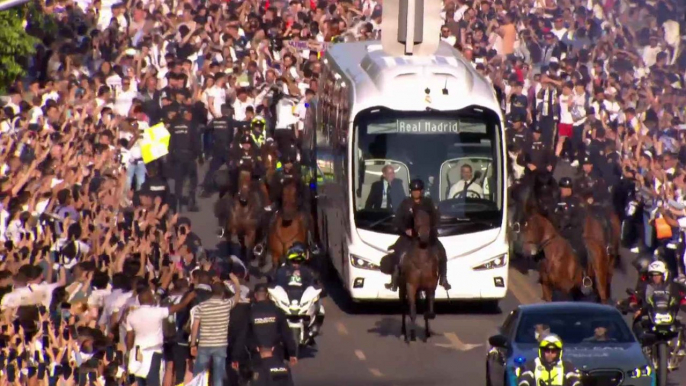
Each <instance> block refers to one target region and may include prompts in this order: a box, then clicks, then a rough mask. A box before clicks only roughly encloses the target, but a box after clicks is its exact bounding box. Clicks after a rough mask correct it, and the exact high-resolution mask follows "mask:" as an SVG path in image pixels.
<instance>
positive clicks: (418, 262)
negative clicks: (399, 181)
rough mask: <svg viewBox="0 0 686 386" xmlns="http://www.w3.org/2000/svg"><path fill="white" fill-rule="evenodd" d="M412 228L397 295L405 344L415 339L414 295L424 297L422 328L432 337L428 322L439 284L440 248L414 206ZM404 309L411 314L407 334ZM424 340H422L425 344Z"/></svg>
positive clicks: (426, 217) (424, 216)
mask: <svg viewBox="0 0 686 386" xmlns="http://www.w3.org/2000/svg"><path fill="white" fill-rule="evenodd" d="M412 212H413V218H414V228H413V232H412V233H413V235H412V244H411V245H410V246H409V248H408V249H407V250H406V251H405V256H404V258H403V261H402V263H401V268H400V274H401V276H400V283H399V284H400V286H399V290H400V291H399V296H400V301H401V302H402V304H403V306H402V307H403V321H402V334H403V335H404V336H405V341H406V342H409V341H410V340H411V341H414V340H416V335H415V327H416V319H417V294H418V293H419V292H420V291H423V292H424V295H425V309H424V329H425V331H426V340H428V339H429V337H430V336H431V331H430V329H429V319H433V318H435V317H436V315H435V313H434V299H435V294H436V286H437V285H438V254H439V253H440V249H439V248H438V245H437V244H436V241H433V240H431V217H430V215H429V213H427V212H426V211H425V210H423V209H422V208H421V207H419V206H417V205H415V206H414V208H413V210H412ZM407 308H409V313H410V334H409V336H408V334H407V326H406V324H405V317H406V315H407V311H408V310H407ZM426 340H425V341H426Z"/></svg>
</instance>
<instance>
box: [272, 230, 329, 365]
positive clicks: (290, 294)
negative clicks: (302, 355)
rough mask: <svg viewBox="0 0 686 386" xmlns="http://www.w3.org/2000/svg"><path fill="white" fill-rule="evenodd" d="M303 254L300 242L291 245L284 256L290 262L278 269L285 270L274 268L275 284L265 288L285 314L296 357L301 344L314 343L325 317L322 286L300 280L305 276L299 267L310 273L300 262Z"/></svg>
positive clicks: (302, 260)
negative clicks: (275, 274)
mask: <svg viewBox="0 0 686 386" xmlns="http://www.w3.org/2000/svg"><path fill="white" fill-rule="evenodd" d="M306 254H307V251H306V249H305V248H304V246H302V245H300V243H297V244H296V245H294V246H293V247H291V249H290V250H289V253H288V256H287V258H288V261H289V263H291V264H293V265H292V266H288V265H286V264H284V265H283V266H281V267H280V268H279V270H284V271H281V272H280V271H277V277H276V280H275V283H273V284H275V286H271V287H270V288H268V292H269V298H270V299H271V300H272V301H273V302H274V304H276V306H277V307H278V308H280V309H281V310H283V312H284V313H285V314H286V319H287V321H288V328H289V329H290V330H291V333H292V334H293V338H294V340H295V342H296V344H297V346H298V347H297V348H296V353H295V355H296V356H297V355H298V353H299V352H300V349H301V348H302V347H305V346H308V345H311V344H314V338H315V337H316V336H317V335H319V331H320V329H321V326H322V323H323V318H324V306H323V305H322V304H321V303H320V299H321V298H322V297H323V296H324V294H323V292H322V291H323V289H322V288H317V287H315V286H314V285H308V283H303V281H304V280H303V279H305V281H307V278H304V277H303V275H302V274H301V270H302V271H307V272H308V273H309V269H308V268H307V267H304V266H303V265H302V264H303V263H305V261H306V260H307V257H306ZM280 273H283V275H279V274H280ZM306 274H307V273H306Z"/></svg>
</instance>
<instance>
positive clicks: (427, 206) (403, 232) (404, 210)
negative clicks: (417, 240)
mask: <svg viewBox="0 0 686 386" xmlns="http://www.w3.org/2000/svg"><path fill="white" fill-rule="evenodd" d="M414 205H420V206H421V207H422V208H423V209H424V210H426V211H427V213H429V215H430V216H431V233H432V234H431V237H432V239H434V241H435V242H436V243H437V245H438V246H439V248H440V253H439V256H438V271H439V272H438V274H439V276H440V278H439V284H440V285H441V286H442V287H443V288H445V289H446V290H450V288H451V286H450V284H449V283H448V279H447V271H448V267H447V265H448V260H447V255H446V252H445V248H444V247H443V244H441V242H440V241H439V240H438V232H437V226H438V220H439V218H440V215H439V213H438V208H436V205H434V202H433V200H431V198H429V197H425V196H424V182H422V180H419V179H415V180H413V181H412V182H410V197H408V198H406V199H404V200H403V202H402V203H400V207H398V211H397V212H396V215H395V225H396V227H397V229H398V231H399V232H400V237H398V240H397V241H396V242H395V244H394V245H392V246H391V247H390V248H389V250H393V256H394V263H395V264H394V270H393V273H392V274H391V283H390V284H386V288H387V289H390V290H391V291H397V290H398V278H399V276H400V265H401V264H402V257H403V255H404V254H405V251H406V250H407V248H408V247H409V245H410V243H411V240H412V239H411V237H412V229H413V227H414V226H413V223H412V222H413V215H412V207H413V206H414Z"/></svg>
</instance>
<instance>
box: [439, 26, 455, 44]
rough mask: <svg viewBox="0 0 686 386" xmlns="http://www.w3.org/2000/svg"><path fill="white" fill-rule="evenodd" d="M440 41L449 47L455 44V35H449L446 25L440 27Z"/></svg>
mask: <svg viewBox="0 0 686 386" xmlns="http://www.w3.org/2000/svg"><path fill="white" fill-rule="evenodd" d="M441 40H443V41H444V42H446V43H448V44H450V45H451V46H454V45H455V43H456V42H457V38H456V37H455V35H452V34H451V33H450V28H448V26H447V25H444V26H443V27H441Z"/></svg>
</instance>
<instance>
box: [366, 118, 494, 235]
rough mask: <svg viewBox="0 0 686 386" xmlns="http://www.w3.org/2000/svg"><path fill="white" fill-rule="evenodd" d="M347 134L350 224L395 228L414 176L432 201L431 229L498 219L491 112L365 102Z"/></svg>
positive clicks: (474, 227) (452, 230)
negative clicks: (350, 138) (436, 218)
mask: <svg viewBox="0 0 686 386" xmlns="http://www.w3.org/2000/svg"><path fill="white" fill-rule="evenodd" d="M354 141H355V148H354V152H355V154H354V157H353V166H354V169H355V175H354V185H355V186H354V195H353V196H354V207H355V223H356V225H357V227H358V228H361V229H367V230H371V231H375V232H381V233H392V234H396V233H398V232H399V230H398V229H396V227H395V221H394V217H395V214H394V213H395V210H396V209H397V208H398V207H399V206H400V203H401V202H402V200H403V199H405V198H406V197H408V195H409V189H408V187H409V182H410V181H411V180H413V179H415V178H418V179H421V180H422V181H423V182H424V186H425V194H426V195H427V196H430V197H431V198H432V199H433V201H434V203H436V205H437V206H438V209H439V212H440V214H441V218H440V223H439V230H438V231H439V235H441V236H448V235H456V234H465V233H473V232H478V231H482V230H486V229H492V228H496V227H499V226H500V224H501V222H502V206H503V205H502V204H503V197H502V195H503V183H502V181H503V179H504V175H503V170H502V169H503V162H502V159H501V157H500V154H501V146H502V138H501V135H500V126H499V119H498V116H497V115H496V114H495V113H493V112H490V111H488V110H485V109H480V108H470V109H465V110H460V111H451V112H445V111H421V112H398V111H392V110H387V109H374V110H367V111H363V112H361V113H360V114H358V115H357V117H356V119H355V133H354Z"/></svg>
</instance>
